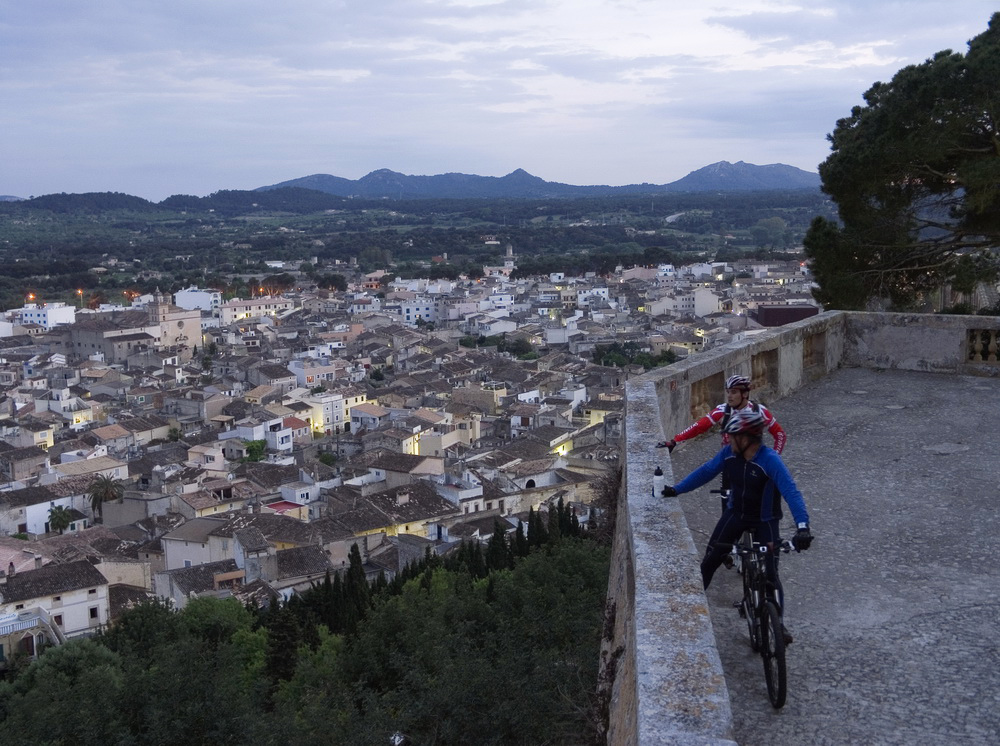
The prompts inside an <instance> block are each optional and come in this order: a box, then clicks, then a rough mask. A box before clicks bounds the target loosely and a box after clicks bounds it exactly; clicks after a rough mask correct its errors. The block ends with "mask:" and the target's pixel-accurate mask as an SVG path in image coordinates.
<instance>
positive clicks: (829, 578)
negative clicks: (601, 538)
mask: <svg viewBox="0 0 1000 746" xmlns="http://www.w3.org/2000/svg"><path fill="white" fill-rule="evenodd" d="M720 395H721V394H720ZM720 400H721V399H720ZM768 404H769V406H771V409H772V410H773V411H774V413H775V415H776V417H777V418H778V421H779V422H780V423H781V424H782V425H783V426H784V428H785V430H786V431H787V432H788V436H789V438H788V445H787V447H786V449H785V453H784V459H785V462H786V464H788V466H789V468H790V469H791V471H792V474H793V476H795V478H796V481H797V482H798V485H799V488H800V489H801V490H802V493H803V494H804V495H805V498H806V504H807V506H808V507H809V511H810V515H811V521H812V526H813V532H814V535H815V536H816V540H815V542H814V543H813V546H812V548H811V549H810V550H809V551H808V552H805V553H801V554H791V555H784V556H783V557H782V561H781V576H782V581H783V584H784V587H785V594H786V606H787V608H786V612H785V616H786V623H787V626H788V627H789V629H790V631H791V632H792V634H793V635H794V636H795V642H794V644H793V645H791V647H790V648H789V649H788V680H789V694H788V702H787V704H786V705H785V707H784V708H783V709H782V710H781V711H775V710H773V709H772V708H771V706H770V704H769V703H768V701H767V692H766V689H765V685H764V677H763V671H762V668H761V663H760V658H759V656H758V655H756V654H755V653H753V652H752V651H751V650H750V646H749V643H748V641H747V635H746V625H745V623H744V622H743V620H742V619H740V618H739V616H738V615H737V612H736V610H735V609H733V608H732V605H731V604H732V602H733V601H735V600H736V599H738V598H739V595H740V589H739V583H738V576H737V575H736V574H735V572H733V571H726V570H724V569H720V570H719V572H718V573H717V574H716V576H715V578H714V580H713V583H712V587H711V588H710V589H709V591H708V598H709V602H710V605H711V616H712V623H713V626H714V628H715V636H716V642H717V645H718V649H719V655H720V657H721V659H722V664H723V668H724V670H725V675H726V683H727V686H728V689H729V695H730V702H731V706H732V711H733V723H734V736H735V739H736V741H737V742H738V743H739V744H741V746H755V745H757V744H761V745H763V744H772V743H791V744H794V743H808V744H814V745H820V744H907V745H908V746H909V745H910V744H925V743H948V744H988V743H989V744H995V743H998V742H1000V694H998V692H1000V650H998V646H1000V624H998V622H1000V551H998V549H1000V538H998V530H1000V517H998V507H1000V381H998V380H997V379H995V378H992V379H991V378H978V377H970V376H955V375H941V374H931V373H914V372H902V371H879V370H871V369H857V368H848V369H841V370H838V371H836V372H834V373H833V374H831V375H829V376H827V377H825V378H823V379H821V380H819V381H816V382H814V383H812V384H809V385H807V386H805V387H804V388H802V389H800V390H798V391H796V392H795V393H794V394H792V395H790V396H788V397H786V398H784V399H782V400H780V401H776V402H773V403H768ZM768 442H769V441H768ZM718 444H719V436H718V434H717V433H714V432H713V433H712V434H711V435H709V436H703V437H702V438H700V439H699V440H697V441H696V442H693V443H692V442H690V441H689V442H687V443H684V444H682V445H681V446H680V447H678V448H677V449H676V450H675V451H674V454H673V456H672V469H673V474H674V480H675V481H679V479H680V478H681V477H683V476H684V475H685V474H687V473H688V471H690V470H691V469H692V468H694V467H695V466H697V465H698V464H700V463H701V462H702V461H703V460H705V459H707V458H709V457H710V456H711V455H712V454H713V453H714V452H715V450H716V449H717V448H718ZM716 486H717V485H711V487H713V488H714V487H716ZM709 488H710V486H705V487H703V488H702V489H700V490H698V491H696V492H694V493H690V494H687V495H683V496H682V497H681V504H682V506H683V509H684V512H685V516H686V520H687V522H688V525H689V526H690V528H691V532H692V536H693V538H694V541H695V544H696V545H697V546H698V547H699V551H700V550H701V549H703V548H704V544H705V541H706V539H707V536H708V532H709V531H710V530H711V528H712V526H713V525H714V523H715V520H716V519H717V518H718V515H719V500H718V496H717V495H714V494H709V492H708V490H709ZM785 513H786V517H785V521H784V523H785V525H786V526H787V527H788V530H787V531H786V533H787V534H788V535H790V533H791V529H790V527H791V525H792V524H791V519H790V517H789V516H788V513H787V510H786V511H785Z"/></svg>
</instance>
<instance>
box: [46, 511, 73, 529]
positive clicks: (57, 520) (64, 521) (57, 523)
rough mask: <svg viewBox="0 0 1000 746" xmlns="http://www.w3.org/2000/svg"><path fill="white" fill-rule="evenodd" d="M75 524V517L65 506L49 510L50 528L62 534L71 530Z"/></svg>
mask: <svg viewBox="0 0 1000 746" xmlns="http://www.w3.org/2000/svg"><path fill="white" fill-rule="evenodd" d="M72 522H73V515H72V514H71V513H70V512H69V508H67V507H66V506H65V505H53V506H52V507H51V508H49V528H50V529H51V530H52V531H58V532H59V533H60V534H61V533H62V532H63V531H65V530H66V529H67V528H69V524H71V523H72Z"/></svg>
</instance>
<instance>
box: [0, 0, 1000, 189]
mask: <svg viewBox="0 0 1000 746" xmlns="http://www.w3.org/2000/svg"><path fill="white" fill-rule="evenodd" d="M992 5H994V3H991V2H985V1H984V0H906V2H882V1H881V0H811V2H809V3H805V2H802V3H796V2H784V1H780V0H779V1H772V0H716V1H713V0H707V2H699V1H698V0H683V1H681V0H649V1H647V0H286V1H285V2H274V1H273V0H267V2H262V1H260V0H243V1H242V2H232V1H231V0H170V2H162V0H100V2H80V0H0V195H13V196H18V197H30V196H38V195H41V194H51V193H54V192H69V193H77V192H104V191H113V192H125V193H127V194H133V195H136V196H139V197H144V198H146V199H149V200H153V201H160V200H162V199H165V198H166V197H168V196H170V195H172V194H193V195H198V196H204V195H207V194H211V193H212V192H215V191H218V190H220V189H255V188H257V187H259V186H265V185H270V184H275V183H278V182H281V181H286V180H289V179H294V178H298V177H301V176H307V175H310V174H318V173H323V174H332V175H335V176H341V177H344V178H348V179H358V178H360V177H362V176H364V175H365V174H367V173H370V172H371V171H374V170H376V169H380V168H388V169H391V170H393V171H398V172H401V173H405V174H424V175H430V174H441V173H449V172H458V173H466V174H478V175H481V176H503V175H505V174H508V173H510V172H511V171H514V170H515V169H518V168H523V169H524V170H526V171H528V172H529V173H531V174H533V175H535V176H538V177H540V178H542V179H545V180H547V181H557V182H562V183H566V184H576V185H591V184H609V185H622V184H635V183H643V182H647V183H654V184H666V183H669V182H671V181H676V180H677V179H679V178H681V177H683V176H685V175H686V174H688V173H690V172H691V171H694V170H697V169H699V168H702V167H703V166H707V165H709V164H712V163H716V162H719V161H730V162H733V163H735V162H737V161H745V162H747V163H755V164H758V165H765V164H770V163H785V164H789V165H792V166H797V167H798V168H801V169H805V170H807V171H816V169H817V167H818V165H819V163H821V162H822V161H823V160H824V159H825V158H826V157H827V155H828V154H829V142H828V141H827V135H828V134H829V133H830V132H832V131H833V129H834V127H835V126H836V122H837V120H838V119H840V118H842V117H845V116H848V115H849V114H850V111H851V108H852V107H853V106H856V105H860V104H862V103H863V98H862V96H863V94H864V92H865V91H866V90H867V89H868V88H870V87H871V85H872V84H873V83H875V82H876V81H887V80H889V79H890V78H892V76H893V75H894V74H895V73H896V71H897V70H899V69H900V68H902V67H905V66H907V65H910V64H919V63H921V62H923V61H924V60H926V59H927V58H929V57H931V56H932V55H934V54H935V53H936V52H938V51H940V50H943V49H951V50H953V51H956V52H965V51H966V50H967V42H968V40H969V39H971V38H972V37H974V36H977V35H979V34H981V33H982V32H984V31H985V30H986V28H987V24H988V22H989V19H990V16H991V15H992V13H994V12H995V11H996V9H995V8H993V7H991V6H992Z"/></svg>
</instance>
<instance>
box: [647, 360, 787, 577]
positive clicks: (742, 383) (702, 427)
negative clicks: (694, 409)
mask: <svg viewBox="0 0 1000 746" xmlns="http://www.w3.org/2000/svg"><path fill="white" fill-rule="evenodd" d="M745 409H750V410H753V411H756V412H760V413H761V414H762V415H764V419H765V420H766V421H767V431H768V432H769V433H771V437H773V438H774V450H775V451H776V452H777V453H779V454H780V453H781V451H782V450H783V449H784V447H785V441H786V440H787V439H788V438H787V436H786V435H785V431H784V429H783V428H782V427H781V425H779V424H778V421H777V420H776V419H774V415H773V414H771V410H769V409H768V408H767V407H765V406H764V405H763V404H761V403H759V402H755V401H754V400H753V399H751V398H750V379H749V378H747V377H746V376H740V375H735V376H729V378H727V379H726V400H725V401H724V402H723V403H722V404H720V405H719V406H717V407H716V408H715V409H713V410H712V411H711V412H709V413H708V414H706V415H705V416H704V417H700V418H698V419H697V420H695V421H694V422H693V423H691V424H690V425H688V426H687V427H686V428H685V429H684V430H682V431H681V432H679V433H677V435H675V436H674V437H673V438H671V439H670V440H661V441H660V442H659V443H657V444H656V447H657V448H666V449H667V450H668V451H670V452H671V453H672V452H673V450H674V448H675V447H676V446H677V442H678V441H681V440H690V439H691V438H694V437H695V436H697V435H701V434H702V433H707V432H708V431H709V430H711V429H712V426H713V425H716V424H718V425H721V427H722V445H723V446H724V445H726V443H728V442H729V435H728V434H727V433H726V423H727V422H729V418H730V417H732V416H733V412H741V411H743V410H745ZM728 490H729V485H728V484H727V483H726V476H725V474H723V476H722V509H723V510H725V509H726V493H727V492H728ZM726 559H729V558H728V557H727V558H726ZM726 566H727V567H729V563H728V562H727V563H726Z"/></svg>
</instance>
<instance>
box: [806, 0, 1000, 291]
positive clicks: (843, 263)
mask: <svg viewBox="0 0 1000 746" xmlns="http://www.w3.org/2000/svg"><path fill="white" fill-rule="evenodd" d="M998 79H1000V14H996V15H994V16H993V18H992V19H991V20H990V23H989V28H988V29H987V31H985V32H984V33H982V34H980V35H979V36H977V37H975V38H974V39H972V40H971V41H970V42H969V50H968V52H967V53H966V54H965V55H962V54H957V53H953V52H951V51H950V50H946V51H942V52H939V53H937V54H936V55H934V56H933V57H932V58H931V59H929V60H927V61H926V62H924V63H922V64H919V65H910V66H908V67H905V68H903V69H902V70H900V71H899V72H897V73H896V75H895V76H893V78H892V80H891V81H890V82H888V83H881V82H880V83H876V84H875V85H873V86H872V87H871V88H870V89H869V90H868V91H867V92H866V93H865V95H864V98H865V106H857V107H855V108H854V109H853V110H852V112H851V115H850V116H849V117H846V118H844V119H841V120H840V121H838V122H837V127H836V129H835V130H834V132H833V134H832V135H831V136H830V141H831V143H832V153H831V154H830V156H829V157H828V158H827V160H826V161H825V162H824V163H823V164H822V165H821V166H820V176H821V177H822V180H823V190H824V191H825V192H826V193H827V194H828V195H830V197H831V198H832V199H833V200H834V201H835V202H836V203H837V207H838V211H839V216H840V224H839V225H838V224H836V223H834V222H832V221H830V220H826V219H822V218H818V219H817V220H815V221H814V222H813V224H812V226H811V227H810V230H809V233H808V234H807V236H806V239H805V247H806V253H807V255H808V256H809V257H810V259H811V260H812V267H813V272H814V275H815V277H816V280H817V282H818V283H819V285H820V290H819V291H818V292H817V293H816V297H817V299H818V300H820V301H821V302H822V303H823V304H824V305H825V306H827V307H831V308H865V307H867V306H869V305H872V304H873V303H882V304H884V303H888V304H889V305H890V306H891V307H892V308H896V309H905V308H910V307H915V306H918V305H919V304H920V303H921V302H922V300H923V299H924V298H925V297H926V295H927V294H928V293H930V292H932V291H934V290H936V289H937V288H939V287H940V286H942V285H943V284H946V283H949V282H953V281H956V280H957V281H958V282H959V283H961V284H963V285H965V286H968V284H969V282H970V278H969V277H968V270H969V269H970V265H968V264H963V259H962V257H963V256H966V255H979V256H980V257H981V259H980V260H979V261H978V262H977V263H976V264H974V265H972V267H973V268H976V269H978V270H981V273H974V275H973V276H972V278H971V280H972V281H980V280H988V279H991V278H995V277H996V255H995V254H994V253H993V247H996V246H997V245H998V241H1000V150H998V149H997V147H996V142H997V137H998V132H997V128H996V122H997V121H998V120H1000V109H998V106H1000V104H998V99H997V97H996V81H997V80H998Z"/></svg>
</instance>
